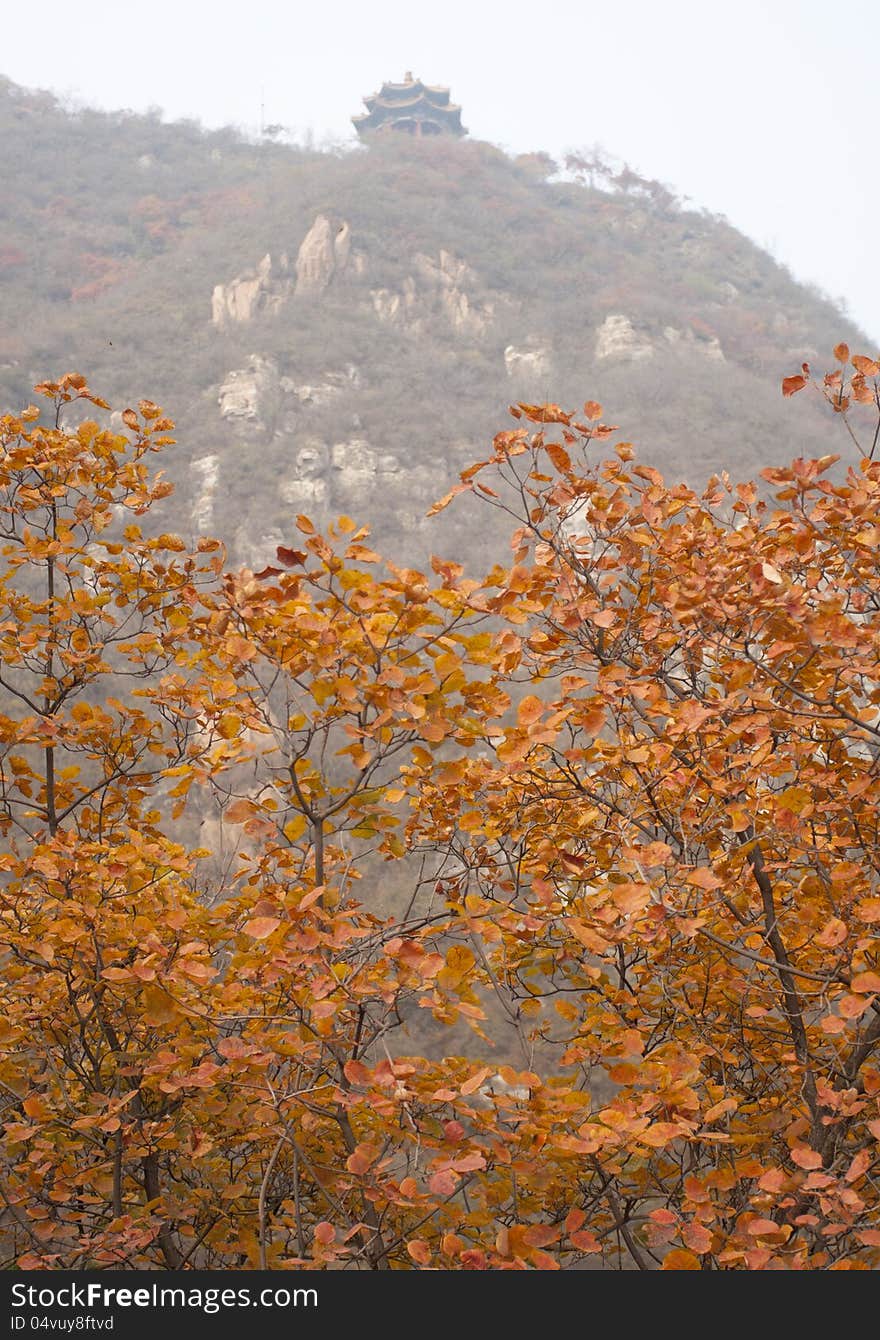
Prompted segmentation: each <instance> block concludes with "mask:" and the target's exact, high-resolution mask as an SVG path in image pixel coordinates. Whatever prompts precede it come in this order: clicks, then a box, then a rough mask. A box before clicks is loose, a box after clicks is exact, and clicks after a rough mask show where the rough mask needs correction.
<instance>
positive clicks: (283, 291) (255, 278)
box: [211, 252, 290, 330]
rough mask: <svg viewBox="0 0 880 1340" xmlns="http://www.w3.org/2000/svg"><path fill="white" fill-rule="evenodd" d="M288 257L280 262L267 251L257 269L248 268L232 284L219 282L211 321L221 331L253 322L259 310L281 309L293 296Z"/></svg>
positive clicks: (213, 297) (213, 295)
mask: <svg viewBox="0 0 880 1340" xmlns="http://www.w3.org/2000/svg"><path fill="white" fill-rule="evenodd" d="M288 268H289V267H288V260H287V256H286V255H283V254H282V255H281V256H280V257H279V259H278V262H277V264H276V263H275V262H274V261H273V260H272V256H271V255H270V254H269V253H268V252H267V253H266V255H265V256H264V257H263V259H262V260H261V261H260V263H259V265H258V266H257V268H256V269H255V270H248V271H245V273H244V274H241V275H238V276H237V277H236V278H235V279H231V280H230V281H229V283H228V284H217V285H216V286H215V288H214V292H213V294H212V297H211V320H212V322H213V323H214V325H215V326H217V328H218V329H219V330H224V329H225V328H227V327H228V326H231V325H236V324H238V323H240V322H243V321H252V320H253V318H254V317H255V316H256V315H257V314H258V313H259V312H264V311H268V312H277V311H278V309H279V308H280V307H281V306H282V304H283V303H284V302H285V301H286V299H287V298H288V297H289V295H290V278H289V275H288Z"/></svg>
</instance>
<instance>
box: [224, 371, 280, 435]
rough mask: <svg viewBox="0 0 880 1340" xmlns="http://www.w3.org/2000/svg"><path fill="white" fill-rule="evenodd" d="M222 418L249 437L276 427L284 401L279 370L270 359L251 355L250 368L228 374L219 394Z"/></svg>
mask: <svg viewBox="0 0 880 1340" xmlns="http://www.w3.org/2000/svg"><path fill="white" fill-rule="evenodd" d="M217 400H218V403H219V405H220V416H221V418H222V419H224V420H225V421H226V422H227V423H229V424H231V425H233V426H234V427H235V428H237V429H238V430H239V431H242V430H244V432H245V433H246V435H247V436H251V437H256V436H259V435H262V434H264V433H267V432H268V431H269V430H270V429H271V428H273V427H274V424H275V418H276V416H277V413H278V405H279V400H280V385H279V379H278V369H277V367H276V366H275V364H274V363H273V361H272V360H271V359H270V358H263V357H262V355H261V354H251V355H250V357H249V359H248V364H247V367H245V368H238V369H236V370H235V371H234V372H230V373H228V375H227V376H226V379H225V380H224V381H223V383H222V385H221V386H220V390H219V392H218V395H217Z"/></svg>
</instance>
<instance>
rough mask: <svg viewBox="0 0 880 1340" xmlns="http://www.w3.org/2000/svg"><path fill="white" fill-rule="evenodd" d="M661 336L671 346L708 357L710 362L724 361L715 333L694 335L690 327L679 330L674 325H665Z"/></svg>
mask: <svg viewBox="0 0 880 1340" xmlns="http://www.w3.org/2000/svg"><path fill="white" fill-rule="evenodd" d="M663 338H664V340H665V341H666V343H667V344H671V345H672V347H673V348H677V349H682V350H685V351H687V352H688V353H690V352H693V353H695V354H700V355H701V357H703V358H708V359H709V362H710V363H723V362H725V358H724V350H723V349H722V348H721V341H720V340H719V339H718V336H717V335H706V336H701V335H696V334H695V333H694V331H693V330H691V329H690V327H688V329H687V330H679V329H677V327H676V326H665V327H664V329H663Z"/></svg>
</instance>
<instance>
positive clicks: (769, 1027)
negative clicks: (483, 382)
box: [0, 347, 880, 1269]
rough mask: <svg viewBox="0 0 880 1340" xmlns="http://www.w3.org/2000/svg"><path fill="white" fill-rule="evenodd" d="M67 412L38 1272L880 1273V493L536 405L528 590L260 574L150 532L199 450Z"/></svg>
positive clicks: (8, 1183)
mask: <svg viewBox="0 0 880 1340" xmlns="http://www.w3.org/2000/svg"><path fill="white" fill-rule="evenodd" d="M837 353H838V356H839V357H840V358H841V359H842V368H841V370H840V371H839V372H838V373H834V374H830V375H829V378H828V379H826V380H825V382H823V383H821V385H820V387H819V388H818V389H819V390H820V392H821V393H824V394H825V396H826V399H828V400H829V402H830V403H831V404H832V405H833V406H834V408H835V409H836V410H837V412H838V413H839V414H842V415H843V416H844V417H845V419H846V421H847V425H848V427H849V428H850V431H851V433H852V434H853V436H854V437H855V438H856V439H858V437H859V433H860V431H861V427H860V423H859V421H858V418H857V415H858V413H860V412H863V407H866V406H867V404H868V402H869V401H871V402H872V403H874V404H875V405H876V397H877V378H878V372H880V368H878V365H877V364H876V363H874V362H872V361H871V360H867V359H860V358H859V357H856V358H855V359H853V360H852V371H849V372H846V371H844V368H845V367H846V365H847V364H848V361H849V351H848V350H845V349H843V348H842V347H841V348H839V349H838V351H837ZM808 380H809V369H804V372H803V375H802V376H798V377H796V378H791V379H787V380H786V382H785V384H784V390H785V392H786V394H794V392H795V391H798V390H801V389H803V388H804V387H805V386H807V384H808ZM41 389H42V391H43V393H44V394H47V395H48V396H49V398H50V400H51V401H52V403H53V405H54V407H55V413H56V422H55V426H54V427H52V428H49V429H46V428H40V427H39V426H38V425H37V421H36V411H30V410H29V411H27V412H26V413H25V414H24V415H22V416H20V417H19V418H18V419H6V420H3V421H2V424H0V434H2V446H3V455H2V473H0V487H2V489H3V495H4V496H3V499H2V507H3V513H2V515H3V518H4V520H3V526H4V541H5V543H4V548H3V560H4V563H5V569H4V571H3V573H2V574H0V576H2V588H3V600H4V606H5V610H6V617H5V619H4V623H3V627H2V630H0V635H2V638H3V645H2V652H0V661H2V678H0V691H2V693H3V694H4V695H5V697H4V702H3V712H4V715H3V716H2V717H0V731H2V747H3V754H2V760H0V763H2V768H0V785H2V788H3V789H2V795H0V800H2V805H3V809H2V815H0V821H2V825H3V838H4V852H3V856H2V861H3V869H4V872H5V877H4V884H3V888H2V893H0V944H2V948H0V952H2V953H3V956H4V980H3V984H2V987H0V990H2V993H3V995H2V1011H0V1017H2V1020H3V1024H2V1033H0V1082H2V1085H3V1092H4V1094H5V1095H6V1099H7V1108H6V1111H5V1114H4V1126H3V1139H2V1152H0V1188H2V1196H3V1200H4V1203H5V1205H6V1215H5V1218H4V1228H3V1238H4V1241H5V1243H6V1245H7V1248H8V1250H7V1255H8V1256H9V1257H12V1258H15V1259H16V1260H17V1261H18V1262H19V1264H22V1265H25V1266H28V1265H40V1266H43V1267H68V1268H69V1267H83V1266H86V1265H90V1264H91V1265H103V1266H107V1265H140V1266H144V1265H146V1266H151V1267H163V1266H165V1267H168V1266H171V1267H180V1266H187V1267H190V1268H194V1269H199V1268H206V1267H224V1268H232V1269H243V1268H250V1267H254V1266H267V1265H271V1266H274V1267H282V1268H283V1267H293V1266H296V1267H301V1266H306V1267H315V1268H322V1267H324V1266H327V1265H335V1266H341V1267H344V1268H352V1269H358V1268H369V1269H383V1268H389V1267H393V1268H402V1267H413V1266H416V1267H424V1266H439V1267H442V1268H453V1269H522V1268H540V1269H553V1268H558V1267H567V1266H571V1265H575V1264H580V1263H582V1262H584V1261H586V1262H588V1263H593V1264H597V1265H598V1264H601V1265H614V1266H622V1267H624V1268H632V1267H636V1268H642V1269H653V1268H659V1267H662V1268H665V1269H701V1268H705V1269H737V1268H748V1269H764V1268H774V1269H824V1268H835V1269H837V1268H862V1269H864V1268H872V1267H874V1266H876V1264H877V1263H878V1247H880V1233H878V1231H877V1229H876V1228H875V1227H874V1226H873V1225H874V1224H875V1222H876V1215H877V1197H876V1192H875V1180H876V1167H877V1157H878V1144H880V1110H878V1093H880V1070H878V1054H877V1049H878V1044H880V1009H878V1002H880V964H878V946H877V934H876V926H877V923H878V922H880V893H878V887H877V885H878V851H877V834H878V812H877V799H876V796H877V794H878V788H877V775H876V774H877V769H878V758H880V748H878V745H880V727H878V718H880V710H878V709H880V683H878V673H877V666H878V664H880V661H878V650H880V646H878V643H880V586H878V568H877V553H878V544H877V542H878V539H880V464H878V463H876V462H874V461H873V460H872V459H871V455H872V452H871V451H866V452H864V453H862V454H861V459H860V461H859V463H858V464H857V465H854V466H852V467H850V468H849V469H848V470H847V471H846V473H845V474H844V473H843V472H842V471H841V470H835V466H836V463H837V458H836V457H832V456H828V457H824V458H822V459H821V460H815V461H807V460H800V461H795V462H793V463H792V464H791V466H790V467H788V468H785V469H771V470H767V471H765V472H764V476H765V483H766V484H767V485H769V486H770V488H771V489H772V490H775V497H773V498H771V497H770V496H768V492H767V489H766V488H765V489H764V490H763V491H762V490H760V489H759V488H758V487H757V486H755V485H754V484H739V485H733V484H732V483H731V482H730V481H729V479H728V478H727V477H726V476H722V477H721V478H718V479H714V480H712V481H711V482H710V484H709V485H708V487H707V489H706V490H705V491H704V492H703V493H702V494H699V495H698V494H696V493H694V492H693V491H691V490H690V489H687V488H685V487H683V486H671V487H670V486H667V485H666V484H665V483H664V482H663V480H662V479H661V478H660V476H659V475H658V474H657V473H656V472H655V471H653V470H651V469H650V468H648V467H645V466H641V465H638V464H635V463H634V452H633V449H632V447H631V446H630V445H629V444H627V443H618V444H617V446H616V447H615V449H614V454H613V456H612V457H611V458H610V459H608V460H604V461H600V460H599V459H598V458H597V456H596V448H597V447H598V446H600V445H601V444H602V443H603V442H606V441H607V440H609V439H610V438H611V437H612V436H613V434H614V432H615V430H614V429H612V428H610V427H608V426H607V425H605V424H603V423H602V422H601V408H600V406H598V405H597V404H595V403H594V402H588V404H587V405H586V406H585V408H584V414H583V415H582V416H579V417H578V416H575V415H573V414H567V413H564V412H563V411H561V410H560V409H558V408H557V407H555V406H529V405H521V406H519V407H516V408H515V410H514V413H515V415H516V416H517V418H518V419H519V420H520V423H519V424H518V426H517V427H515V428H514V429H512V430H511V431H508V432H504V433H501V434H499V436H498V437H497V438H496V439H495V449H494V453H493V455H492V458H491V460H490V461H487V462H482V463H480V464H478V465H476V466H474V467H472V468H471V469H470V470H468V471H466V472H465V474H464V476H463V477H462V481H461V484H460V485H459V486H458V487H457V488H456V489H454V490H453V491H452V494H450V495H448V497H447V498H446V499H444V500H443V501H442V502H441V503H440V504H438V508H441V507H443V506H445V505H447V503H448V502H449V501H451V499H452V497H453V496H454V494H455V493H457V492H460V491H462V490H469V491H471V492H474V493H475V494H476V495H477V496H479V497H481V498H483V499H484V501H485V503H486V504H487V505H488V506H492V507H494V508H499V509H503V511H504V512H505V513H507V514H510V515H511V516H512V517H513V518H515V521H516V525H517V530H516V533H515V535H514V538H513V554H512V563H511V564H510V565H509V566H508V565H498V566H497V567H495V568H494V569H493V570H492V571H491V572H490V573H489V574H488V575H487V577H486V578H485V579H484V580H483V581H481V582H476V581H473V580H470V579H467V578H466V577H465V576H464V574H463V572H462V570H461V568H460V567H458V566H457V565H455V564H453V563H448V562H444V561H441V560H439V559H435V560H434V562H433V575H432V577H431V578H428V577H427V576H425V575H424V574H421V573H418V572H414V571H412V570H410V569H402V568H398V567H395V566H394V565H393V564H387V565H386V566H385V569H384V571H378V570H377V565H378V563H379V560H378V556H377V555H376V554H374V553H373V552H372V551H371V550H370V549H369V548H367V546H366V543H365V541H366V538H367V537H366V533H365V532H364V531H363V530H359V529H358V528H357V527H356V526H355V523H353V522H351V521H349V520H348V519H347V518H341V519H340V520H339V521H338V522H337V523H336V525H335V527H333V528H331V530H330V532H329V533H328V535H327V536H321V535H319V534H317V533H316V532H315V531H314V528H313V527H312V525H311V523H310V522H309V521H308V520H307V519H306V518H299V519H298V527H299V533H300V537H301V538H300V540H299V542H298V543H299V545H300V547H299V548H296V549H294V548H288V547H286V546H282V547H281V548H279V550H278V559H277V564H275V565H272V566H271V567H268V568H266V569H264V570H263V571H262V572H260V573H256V574H253V573H248V572H241V573H227V574H223V573H222V571H221V569H222V551H221V550H220V548H219V546H218V545H217V543H216V542H215V541H210V540H203V541H200V543H199V546H198V547H197V549H196V551H195V552H194V553H190V552H188V551H187V550H186V548H185V546H184V544H183V542H182V541H181V540H179V539H178V538H177V537H175V536H170V535H167V534H152V533H145V530H142V529H140V527H139V526H138V525H137V524H135V523H134V522H131V523H130V524H128V525H126V517H125V515H124V514H125V512H132V513H135V514H139V513H141V512H146V511H147V510H148V509H150V508H152V505H153V504H154V503H155V502H158V501H159V500H160V499H161V496H162V494H163V493H164V492H165V491H166V489H167V486H166V485H164V483H163V482H162V481H161V480H158V481H157V480H151V479H150V478H149V476H148V473H147V470H146V463H145V458H146V456H147V453H148V452H149V451H151V450H152V449H154V448H158V447H160V446H161V445H162V444H163V439H164V440H167V433H168V431H169V430H170V428H171V425H170V422H169V421H168V420H166V419H164V418H163V417H162V416H161V412H160V411H159V410H158V409H157V408H156V407H155V406H153V405H151V404H150V403H149V402H142V404H141V406H140V414H139V415H135V414H133V413H132V412H131V411H127V412H126V414H125V416H124V422H125V424H126V427H127V429H128V436H120V435H115V434H112V433H108V432H106V431H102V430H100V429H99V427H98V425H97V424H96V423H92V422H90V421H87V422H86V423H83V424H80V425H79V426H78V427H70V426H67V425H66V424H65V423H64V422H63V421H62V419H61V414H62V411H65V412H66V411H67V409H68V406H69V405H70V403H71V402H72V401H74V402H85V403H89V402H90V403H92V404H94V405H96V406H97V407H98V408H101V407H102V404H103V402H100V401H99V400H97V399H96V398H95V397H93V396H91V394H90V392H89V391H88V389H87V387H86V386H85V384H84V382H83V381H82V379H81V378H76V377H67V378H64V379H63V380H62V381H61V382H60V383H57V384H49V385H47V386H45V387H43V388H41ZM145 529H146V527H145ZM206 797H207V798H208V799H210V803H211V804H212V805H213V806H215V807H216V810H217V814H218V818H219V822H220V823H221V824H222V825H224V826H225V827H226V828H228V829H237V830H240V832H241V835H242V842H241V844H240V846H239V850H238V855H237V856H236V858H235V860H234V862H233V864H232V866H231V867H230V868H229V869H228V871H227V872H226V873H225V874H224V877H223V880H222V883H221V885H220V887H216V886H215V887H212V886H211V883H210V881H209V879H208V878H207V876H206V874H205V867H206V864H207V862H206V858H207V857H208V855H209V853H208V852H207V851H206V850H204V849H200V848H199V847H198V846H195V845H194V844H195V843H196V842H197V840H198V839H197V837H196V829H195V813H196V810H197V809H198V807H199V806H201V807H202V809H204V806H205V805H206V804H207V803H208V801H207V800H206ZM463 1024H464V1025H465V1026H466V1027H468V1028H469V1029H470V1030H472V1035H473V1046H472V1047H470V1048H468V1049H466V1050H467V1054H465V1055H462V1054H457V1055H443V1050H444V1047H443V1041H442V1039H443V1035H444V1033H445V1032H446V1031H447V1030H448V1029H449V1028H450V1027H454V1028H455V1030H456V1031H455V1033H453V1034H450V1035H449V1036H454V1037H456V1038H458V1037H459V1030H460V1029H461V1027H462V1025H463Z"/></svg>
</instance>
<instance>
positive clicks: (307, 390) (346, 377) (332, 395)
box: [281, 363, 363, 409]
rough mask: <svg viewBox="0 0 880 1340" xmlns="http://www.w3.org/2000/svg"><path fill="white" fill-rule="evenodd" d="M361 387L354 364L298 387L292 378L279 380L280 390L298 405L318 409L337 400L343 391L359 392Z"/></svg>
mask: <svg viewBox="0 0 880 1340" xmlns="http://www.w3.org/2000/svg"><path fill="white" fill-rule="evenodd" d="M362 385H363V379H362V377H361V374H360V370H359V369H358V368H357V367H356V366H355V364H354V363H348V364H347V365H346V367H345V368H344V369H343V370H342V371H341V372H325V373H324V374H323V380H322V381H319V382H315V383H313V384H312V383H303V384H301V385H298V384H297V382H296V381H295V380H294V378H293V377H282V378H281V390H282V391H283V392H284V394H285V395H292V396H295V397H296V399H297V400H298V401H299V403H300V405H303V406H307V407H308V408H310V409H318V408H320V407H321V406H322V405H329V404H330V403H331V401H333V400H337V399H338V398H339V396H341V395H342V394H343V393H344V392H345V391H351V390H355V391H356V390H359V389H360V387H361V386H362Z"/></svg>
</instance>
